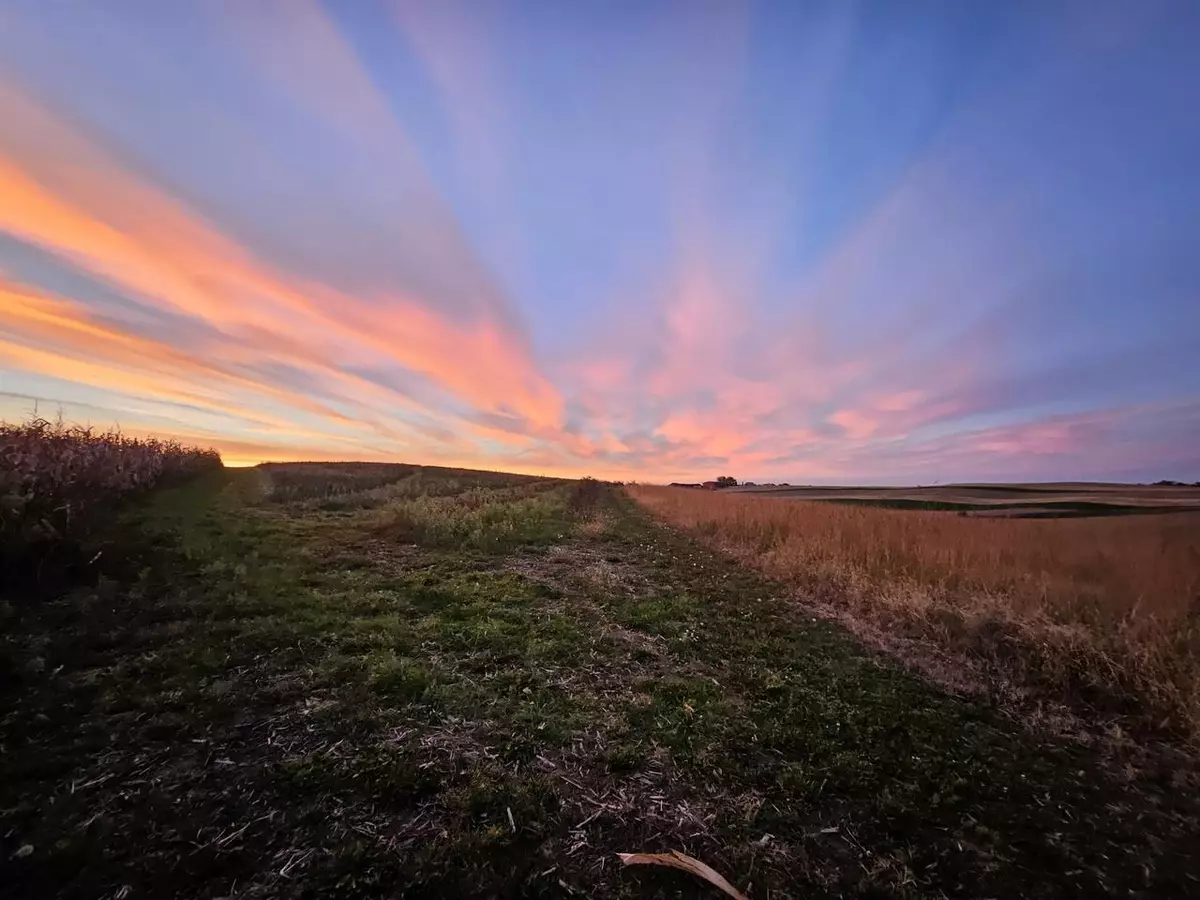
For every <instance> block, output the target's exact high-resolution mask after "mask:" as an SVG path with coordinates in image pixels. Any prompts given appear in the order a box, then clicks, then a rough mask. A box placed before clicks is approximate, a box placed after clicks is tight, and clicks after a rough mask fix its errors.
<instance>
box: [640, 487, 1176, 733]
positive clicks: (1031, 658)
mask: <svg viewBox="0 0 1200 900" xmlns="http://www.w3.org/2000/svg"><path fill="white" fill-rule="evenodd" d="M628 490H629V493H630V494H631V495H632V496H633V498H634V499H635V500H636V501H637V502H639V503H640V504H642V505H643V506H645V507H647V508H648V509H649V510H651V511H652V512H653V513H654V514H656V515H657V516H659V517H661V518H662V519H664V520H666V521H667V522H669V523H671V524H674V525H678V526H682V527H684V528H686V529H689V530H692V531H694V532H696V533H698V534H699V535H700V536H701V537H703V538H705V539H707V540H708V541H709V542H710V543H712V544H714V545H718V546H720V547H721V548H722V549H724V550H727V551H729V552H732V553H734V554H735V555H737V556H739V557H740V558H742V559H744V560H745V561H746V562H747V563H749V564H751V565H753V566H754V567H756V568H758V569H760V570H762V571H764V572H766V573H767V574H769V575H772V576H774V577H778V578H782V579H784V580H787V581H789V582H791V583H793V584H795V585H797V586H799V587H800V588H802V589H803V590H804V591H806V592H807V593H808V594H809V595H810V596H811V597H813V598H814V599H815V600H818V601H820V602H822V603H824V604H827V605H828V607H829V608H830V609H832V610H835V611H837V612H838V613H839V615H840V617H841V618H843V619H844V620H845V621H847V623H848V624H850V625H851V626H852V627H855V628H856V629H857V630H859V631H860V632H861V633H868V632H871V633H874V634H875V635H885V636H886V635H887V634H889V633H891V634H903V635H906V636H910V637H917V638H920V639H931V640H936V641H937V642H938V645H939V646H941V647H945V648H951V649H952V650H954V651H956V652H957V653H959V654H963V655H962V656H960V657H956V658H959V659H962V660H963V661H965V662H968V663H970V664H972V665H976V664H981V665H982V669H981V671H984V672H987V673H989V674H992V675H999V676H1002V677H1003V679H1004V684H1006V685H1009V686H1012V685H1018V686H1020V687H1022V688H1028V687H1029V686H1031V685H1037V686H1042V687H1045V686H1052V687H1053V688H1055V689H1058V690H1065V691H1068V692H1070V693H1071V694H1072V695H1073V697H1072V699H1075V700H1078V699H1083V700H1085V701H1087V702H1089V703H1093V704H1103V705H1104V706H1105V707H1106V708H1109V709H1116V710H1119V711H1121V712H1125V713H1130V712H1132V713H1136V714H1137V715H1138V716H1140V717H1145V718H1148V719H1149V720H1153V721H1154V722H1155V723H1156V724H1160V725H1161V724H1167V725H1169V726H1171V727H1173V728H1175V729H1178V730H1181V731H1183V732H1186V733H1188V734H1189V735H1190V736H1191V737H1192V738H1193V739H1195V738H1196V737H1197V736H1198V735H1200V514H1191V513H1180V514H1172V515H1140V516H1124V517H1108V518H1095V519H1006V518H975V517H963V516H958V515H955V514H953V513H944V512H921V511H909V510H888V509H878V508H869V507H851V506H842V505H836V504H829V503H820V502H812V501H802V500H791V499H780V498H767V497H753V496H746V495H738V494H724V493H709V492H701V491H695V490H688V489H681V488H668V487H650V486H631V487H629V488H628ZM884 643H887V642H886V641H884Z"/></svg>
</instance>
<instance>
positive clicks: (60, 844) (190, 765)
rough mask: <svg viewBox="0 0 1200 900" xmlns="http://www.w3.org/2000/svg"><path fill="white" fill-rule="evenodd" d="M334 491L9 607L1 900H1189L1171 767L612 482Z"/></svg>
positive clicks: (231, 502) (215, 524)
mask: <svg viewBox="0 0 1200 900" xmlns="http://www.w3.org/2000/svg"><path fill="white" fill-rule="evenodd" d="M330 469H331V467H330V466H328V465H324V466H317V465H315V464H314V465H313V466H312V467H309V468H307V469H306V468H303V467H284V472H283V473H278V472H277V473H272V472H270V471H268V472H267V473H266V476H264V474H263V473H262V472H259V471H241V472H225V473H216V474H214V475H213V476H211V477H205V478H203V479H200V480H197V481H195V482H192V483H190V484H188V485H187V486H185V487H181V488H178V489H174V490H170V491H163V492H160V493H158V494H156V495H154V496H153V497H151V498H149V500H148V501H147V502H145V503H143V504H140V505H139V506H138V507H137V508H135V509H132V510H130V511H129V512H128V514H127V515H126V516H125V520H124V521H123V523H122V524H121V526H120V527H119V528H118V529H116V530H115V531H114V532H112V533H111V534H109V535H106V536H103V538H102V539H100V541H99V543H100V545H101V547H100V549H102V551H103V552H102V554H101V556H100V561H99V562H98V563H97V567H96V571H95V572H94V583H93V584H90V585H85V586H80V587H78V588H77V589H75V590H73V591H71V592H70V593H67V594H65V595H63V596H61V597H58V598H57V599H54V600H51V601H42V602H38V603H31V602H26V599H25V598H23V597H21V596H13V597H9V598H6V602H5V605H4V606H2V607H0V614H2V618H0V626H2V627H3V640H2V641H0V648H2V650H0V678H2V681H0V690H2V691H3V694H2V699H3V704H4V706H3V709H4V715H3V719H2V720H0V742H2V745H3V756H2V758H0V883H4V884H5V885H6V896H12V897H31V898H32V897H46V896H54V895H63V896H78V897H100V896H116V895H118V894H120V893H121V892H122V891H123V890H125V886H128V890H127V891H125V893H124V894H121V895H122V896H129V897H138V896H145V897H158V896H180V897H211V896H272V897H285V896H286V897H291V896H296V897H324V896H338V897H348V898H359V897H394V896H413V897H416V896H429V897H442V896H478V897H492V896H546V897H549V896H588V897H677V896H681V895H682V896H714V895H713V894H712V893H711V892H709V891H708V889H707V888H705V887H704V886H703V885H701V884H700V883H699V882H695V881H692V880H689V879H688V878H687V877H686V876H684V875H681V874H679V873H673V872H667V871H654V870H628V871H623V870H621V869H620V868H619V866H618V865H617V863H616V859H615V857H614V854H615V853H617V852H620V851H655V850H668V849H679V850H683V851H684V852H688V853H691V854H693V855H695V856H697V857H700V858H702V859H704V860H705V861H706V862H708V863H710V864H711V865H713V866H715V867H716V868H718V869H719V870H721V871H722V872H723V873H724V874H725V875H726V876H727V877H729V878H730V879H731V880H732V881H733V882H734V883H736V884H739V885H741V886H743V887H745V886H746V885H747V884H748V883H750V882H753V885H754V887H753V889H752V891H751V896H753V897H767V896H772V897H783V896H792V897H819V896H897V897H908V896H911V897H917V896H939V895H942V894H944V895H948V896H979V897H985V896H996V897H1000V896H1004V897H1007V896H1031V897H1035V896H1036V897H1042V896H1045V897H1051V896H1061V897H1068V896H1104V895H1109V896H1146V897H1172V896H1174V897H1185V896H1194V895H1195V893H1196V891H1197V890H1200V883H1198V882H1197V881H1196V880H1195V879H1196V874H1195V873H1196V872H1197V871H1198V868H1197V862H1198V861H1200V860H1198V859H1197V855H1198V854H1197V848H1198V847H1200V841H1198V840H1197V838H1198V835H1200V832H1198V829H1197V805H1196V801H1195V799H1194V795H1193V794H1191V793H1189V792H1188V791H1187V790H1185V789H1184V787H1185V785H1184V784H1183V783H1182V782H1180V781H1179V779H1180V778H1181V777H1183V775H1182V772H1181V771H1174V772H1173V771H1170V770H1166V769H1164V770H1160V771H1158V772H1157V773H1150V774H1148V775H1146V776H1145V777H1139V778H1135V779H1132V780H1130V779H1127V778H1121V777H1118V776H1117V775H1116V774H1115V773H1114V771H1113V766H1112V765H1111V764H1109V763H1106V762H1105V761H1103V760H1101V759H1099V758H1098V757H1097V756H1096V755H1095V754H1094V753H1092V752H1089V751H1087V750H1086V749H1085V748H1083V747H1081V746H1079V745H1075V744H1069V743H1064V742H1059V741H1049V740H1044V739H1038V738H1035V737H1034V736H1032V735H1031V734H1030V733H1029V732H1027V731H1026V730H1025V729H1023V728H1022V727H1021V726H1019V725H1018V724H1016V723H1013V722H1011V721H1008V720H1006V719H1004V718H1002V717H1000V716H999V715H997V714H996V713H994V712H993V711H991V710H989V709H988V708H986V707H984V706H982V705H979V704H976V703H973V702H969V701H966V700H963V699H961V698H955V697H952V696H949V695H947V694H945V693H942V692H940V691H938V690H936V689H934V688H932V687H930V686H929V685H927V684H926V683H924V682H922V681H920V680H919V679H917V678H916V677H914V676H912V675H910V674H908V673H906V672H903V671H901V670H899V669H898V668H896V667H894V666H892V665H891V664H889V663H887V662H886V661H884V660H881V659H879V658H877V657H875V656H873V655H870V654H868V653H866V652H865V651H863V650H862V649H861V648H860V647H859V646H858V645H857V644H856V643H855V642H854V641H853V640H852V639H850V638H849V637H848V636H847V635H846V634H845V633H843V632H842V631H840V630H839V629H838V628H836V627H835V626H833V625H831V624H829V623H826V622H821V621H814V620H813V619H812V618H811V617H810V616H808V615H806V614H805V612H804V610H803V608H802V607H801V606H799V605H797V604H796V603H795V602H794V601H791V600H789V599H787V598H786V596H785V594H784V593H783V592H782V590H781V589H780V588H779V587H778V586H776V585H773V584H771V583H769V582H766V581H764V580H762V579H761V578H758V577H756V576H754V575H753V574H751V573H749V572H747V571H745V570H743V569H741V568H739V567H738V566H736V565H734V564H733V563H731V562H729V561H728V560H726V559H724V558H722V557H720V556H717V555H714V554H712V553H711V552H708V551H705V550H703V549H700V548H699V547H698V546H697V545H696V544H694V543H693V542H691V541H690V540H688V539H687V538H685V537H683V536H681V535H679V534H677V533H674V532H671V531H667V530H664V529H661V528H659V527H657V526H655V525H653V524H652V523H651V522H649V521H648V520H647V519H646V518H645V517H644V516H643V515H642V514H641V513H639V512H638V511H636V510H635V509H634V508H632V507H631V505H630V504H629V503H628V501H627V500H625V499H624V498H623V497H622V496H621V495H619V494H618V493H617V492H615V491H613V490H611V489H608V488H605V487H603V486H596V485H592V484H587V483H583V484H572V483H566V482H561V481H551V480H535V479H522V478H520V477H513V478H509V477H506V476H498V475H494V474H491V473H463V472H461V471H455V470H424V469H416V468H415V467H405V468H404V469H403V471H402V472H395V473H393V472H389V471H387V470H385V469H380V468H378V467H373V468H371V467H364V468H360V469H353V468H348V469H347V470H346V471H345V472H343V471H341V470H339V469H337V468H336V467H333V472H332V474H331V473H330ZM393 475H394V476H395V477H393ZM323 479H326V480H328V481H329V482H330V483H332V484H335V485H336V487H330V486H329V484H326V483H325V481H323ZM356 479H357V480H356ZM272 482H275V483H274V484H272ZM279 483H285V484H286V485H287V487H286V490H282V491H281V490H279V488H278V484H279ZM1173 778H1174V779H1175V782H1172V779H1173ZM25 846H29V847H32V850H31V851H29V852H28V853H25V854H22V853H21V852H20V851H21V848H22V847H25Z"/></svg>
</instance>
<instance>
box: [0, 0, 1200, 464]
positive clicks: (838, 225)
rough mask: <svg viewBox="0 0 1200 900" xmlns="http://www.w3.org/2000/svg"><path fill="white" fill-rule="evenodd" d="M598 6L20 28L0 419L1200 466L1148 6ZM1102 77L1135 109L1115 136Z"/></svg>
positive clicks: (33, 10)
mask: <svg viewBox="0 0 1200 900" xmlns="http://www.w3.org/2000/svg"><path fill="white" fill-rule="evenodd" d="M626 14H627V15H630V16H635V17H636V18H637V21H636V22H633V23H630V22H622V21H618V20H619V19H620V14H618V13H617V12H616V11H606V10H601V9H581V10H578V11H576V12H574V13H566V12H562V13H555V14H554V15H547V16H541V15H540V14H539V15H534V14H530V13H529V11H527V10H524V9H521V8H518V9H517V10H515V11H514V12H513V14H512V15H506V16H499V15H492V14H491V13H490V12H487V11H484V12H482V13H479V14H476V10H475V8H474V7H473V6H470V7H468V6H461V5H456V4H447V5H443V6H439V7H438V8H437V9H432V8H429V7H427V6H425V5H421V4H409V3H404V2H396V3H388V4H383V5H381V6H380V7H378V8H376V7H374V6H367V5H363V6H361V7H359V6H357V5H356V6H353V7H351V6H349V5H347V6H344V7H343V6H338V5H333V4H330V5H321V4H318V3H316V2H307V0H305V2H299V3H291V2H288V3H282V2H281V3H278V4H253V5H220V6H215V7H196V8H192V7H190V6H189V7H184V6H183V5H181V6H180V7H179V8H178V9H177V10H175V11H174V12H166V13H163V14H161V15H155V16H142V17H139V16H136V15H134V14H133V13H132V12H130V11H126V12H125V13H123V14H121V13H117V12H113V13H111V14H109V13H105V14H103V15H101V14H99V13H97V12H95V11H91V12H88V11H86V10H84V11H80V13H79V16H78V17H75V18H71V19H66V18H63V17H61V16H59V15H56V14H54V13H53V11H52V10H47V9H45V8H39V7H37V6H16V7H14V8H13V9H12V10H10V11H7V12H6V13H5V14H4V16H5V17H4V25H5V29H4V34H3V36H0V53H2V54H3V58H4V60H5V62H4V63H0V121H3V122H4V128H3V129H2V130H0V232H2V233H3V234H4V236H5V240H4V242H3V243H2V244H0V317H2V320H3V326H4V327H3V332H2V334H0V372H2V374H3V385H2V389H3V391H5V392H7V393H6V394H5V395H3V396H0V412H3V413H4V414H6V415H12V414H16V413H17V412H19V410H18V406H19V404H20V403H22V402H24V401H23V400H20V399H19V398H21V397H26V396H28V395H34V394H36V395H37V396H40V397H47V398H49V399H54V400H57V401H60V402H62V403H63V404H64V407H65V408H66V409H70V408H71V404H78V408H79V409H81V410H84V411H85V412H86V414H87V415H88V416H92V415H93V414H94V413H95V412H96V410H98V409H103V410H105V411H106V414H107V415H110V416H111V418H112V419H113V420H116V421H119V422H120V423H121V424H122V425H123V426H124V427H127V428H129V429H130V430H139V429H140V430H155V431H158V432H170V433H173V434H176V435H179V436H183V437H189V438H193V439H196V440H201V441H203V442H206V443H213V444H215V445H217V446H218V447H220V448H222V449H223V450H224V451H225V452H226V454H227V455H228V456H229V457H230V458H231V459H235V460H237V461H246V462H252V461H256V460H258V459H265V458H281V459H283V458H286V459H296V458H343V459H408V460H418V461H422V460H423V461H430V462H444V463H450V464H457V465H478V466H486V467H493V468H510V469H516V470H520V471H545V472H553V473H564V474H580V473H586V472H590V473H592V474H596V475H602V476H611V477H624V478H646V479H676V478H684V479H688V480H693V479H696V478H699V477H702V476H711V475H714V474H720V473H721V472H727V473H731V474H736V475H740V476H743V477H754V478H760V479H772V480H783V479H786V480H791V481H805V480H814V481H816V480H821V481H853V480H861V479H871V480H878V481H932V480H934V479H940V480H949V479H966V478H984V477H987V478H1010V477H1011V478H1023V479H1025V478H1038V477H1048V478H1065V477H1143V476H1149V475H1152V474H1156V473H1159V472H1161V473H1162V474H1163V475H1177V476H1187V477H1200V471H1198V470H1200V455H1198V454H1197V453H1196V451H1195V449H1194V448H1195V447H1198V446H1200V413H1198V412H1197V411H1198V410H1200V366H1198V365H1197V362H1196V356H1195V354H1194V352H1193V351H1194V348H1195V346H1196V342H1197V341H1198V340H1200V316H1198V315H1197V313H1196V309H1197V308H1198V307H1196V306H1195V305H1194V299H1195V298H1194V296H1192V294H1194V285H1195V283H1196V276H1200V270H1197V268H1196V264H1195V258H1194V255H1189V254H1188V253H1187V252H1185V251H1187V250H1188V248H1187V247H1186V246H1185V245H1186V241H1185V240H1184V239H1183V238H1182V237H1180V235H1182V234H1185V233H1188V231H1187V228H1188V226H1189V224H1194V225H1197V226H1198V227H1200V221H1197V220H1196V213H1195V209H1196V208H1200V179H1198V178H1197V176H1196V174H1195V171H1194V169H1186V168H1185V167H1183V163H1182V160H1183V159H1184V157H1185V156H1186V155H1187V154H1186V151H1187V148H1188V147H1193V148H1195V147H1200V144H1197V141H1200V126H1197V125H1196V124H1195V122H1194V118H1193V119H1191V120H1189V119H1187V118H1186V117H1182V112H1183V110H1184V108H1185V106H1186V104H1185V103H1184V101H1183V99H1182V98H1179V97H1176V98H1175V99H1174V100H1173V99H1172V97H1173V96H1174V95H1170V94H1164V93H1163V90H1161V89H1162V88H1164V87H1166V86H1169V85H1170V84H1175V83H1177V79H1178V76H1180V75H1181V74H1186V72H1187V71H1189V70H1190V69H1194V68H1195V64H1194V61H1193V62H1188V61H1187V59H1186V57H1185V55H1180V54H1181V53H1182V45H1178V42H1177V39H1176V38H1175V37H1174V36H1172V34H1171V28H1170V25H1171V23H1170V22H1165V21H1163V20H1162V19H1161V18H1156V17H1148V18H1141V17H1137V16H1135V15H1134V14H1132V13H1130V16H1131V17H1133V18H1137V23H1136V24H1137V25H1138V27H1137V28H1136V29H1133V30H1132V31H1130V32H1123V33H1124V34H1126V37H1125V38H1123V39H1122V40H1121V41H1116V42H1111V41H1105V42H1101V43H1102V46H1100V45H1094V42H1091V43H1089V42H1086V41H1085V42H1083V44H1081V43H1080V42H1079V41H1078V40H1077V39H1076V38H1077V37H1078V34H1077V32H1076V31H1075V30H1074V25H1073V19H1071V18H1070V17H1067V19H1064V20H1061V21H1060V20H1055V21H1054V22H1049V20H1047V22H1042V21H1040V20H1030V21H1027V20H1025V19H1023V18H1021V16H1020V15H1019V14H1018V13H1016V12H1013V13H1012V14H1011V15H1009V14H1005V15H1003V16H1000V15H997V16H995V17H984V18H983V19H981V20H980V21H979V22H976V21H975V20H974V19H968V18H964V19H963V20H962V21H959V20H958V19H957V18H955V19H954V20H953V21H951V22H949V23H946V22H937V23H935V22H922V21H920V20H919V19H914V20H913V21H912V22H910V23H907V24H906V25H905V28H903V29H899V30H896V29H884V28H881V26H880V21H881V20H880V18H879V17H880V15H882V12H881V11H880V10H875V9H867V10H864V11H863V12H862V13H861V14H858V15H850V14H848V13H846V12H844V11H837V12H831V13H829V14H824V13H817V12H807V13H804V14H800V13H799V12H795V13H793V12H790V11H782V10H778V9H771V8H758V7H753V6H751V7H740V6H732V5H729V6H726V5H721V6H720V7H711V8H708V7H706V8H703V9H701V8H697V7H694V6H690V5H689V6H686V7H684V6H681V7H679V8H678V9H677V10H673V11H671V10H664V11H653V12H652V11H648V10H642V11H629V12H628V13H626ZM952 18H953V17H952ZM681 24H682V25H683V26H684V27H679V26H680V25H681ZM635 25H636V26H637V27H634V26H635ZM1033 32H1036V33H1037V36H1038V38H1039V40H1040V41H1041V42H1042V43H1041V44H1039V43H1037V42H1036V41H1029V40H1006V38H1009V37H1012V36H1013V35H1028V34H1032V33H1033ZM788 33H791V34H794V35H803V36H804V37H803V39H802V40H801V39H800V38H799V37H796V39H795V40H785V39H783V37H782V36H784V35H786V34H788ZM1104 33H1105V34H1108V33H1109V32H1108V31H1105V32H1104ZM93 36H94V37H95V40H93V39H92V37H93ZM1038 47H1047V48H1057V49H1058V51H1059V54H1060V56H1062V57H1063V58H1065V59H1066V60H1067V61H1068V62H1069V63H1070V64H1067V63H1065V62H1063V59H1062V58H1059V56H1056V55H1055V53H1049V52H1047V53H1044V54H1042V55H1039V51H1038V50H1037V49H1036V48H1038ZM963 48H970V49H971V52H972V53H976V51H978V52H977V55H976V57H972V58H970V59H968V58H967V57H966V56H964V55H963V54H964V53H965V52H966V51H965V50H964V49H963ZM980 48H992V49H993V50H994V55H993V56H988V54H987V53H984V52H983V50H982V49H980ZM1029 48H1034V49H1029ZM884 50H886V51H887V52H886V53H885V52H883V51H884ZM876 51H878V52H876ZM56 54H57V55H56ZM931 54H932V56H931ZM55 59H57V60H58V63H57V64H56V63H55V62H54V60H55ZM1154 59H1158V60H1160V61H1163V60H1165V62H1160V63H1159V64H1157V65H1159V66H1160V69H1153V68H1152V67H1150V68H1144V67H1147V66H1150V63H1149V62H1147V60H1151V61H1152V60H1154ZM1017 63H1020V65H1016V64H1017ZM1101 64H1103V65H1102V66H1101V68H1096V67H1097V66H1100V65H1101ZM1072 66H1074V68H1072ZM1123 67H1124V68H1123ZM1160 70H1161V71H1160ZM1194 74H1196V75H1197V76H1198V77H1200V72H1195V73H1194ZM1026 75H1027V76H1028V78H1024V76H1026ZM1089 78H1091V79H1093V81H1094V82H1095V83H1096V84H1099V85H1101V86H1102V87H1104V88H1105V89H1106V90H1108V91H1110V92H1111V93H1112V94H1113V95H1114V96H1120V97H1123V98H1125V99H1126V100H1129V99H1131V98H1137V97H1143V96H1144V97H1147V98H1150V99H1147V101H1146V102H1147V103H1150V104H1152V105H1154V106H1155V109H1156V110H1157V114H1156V116H1155V117H1153V118H1150V117H1147V118H1142V117H1141V115H1140V113H1136V111H1135V112H1131V113H1129V115H1130V116H1133V117H1135V118H1137V121H1136V122H1131V126H1132V125H1136V126H1137V128H1132V127H1131V129H1130V133H1129V135H1128V136H1126V137H1125V138H1123V139H1120V140H1118V139H1116V138H1114V137H1113V134H1112V126H1111V123H1109V122H1108V121H1107V120H1106V118H1105V116H1104V115H1100V114H1096V113H1094V111H1092V110H1090V109H1089V108H1088V107H1086V105H1081V103H1080V99H1079V98H1080V96H1081V93H1080V92H1081V91H1082V90H1083V89H1084V87H1085V86H1086V85H1088V84H1091V83H1093V81H1089ZM1029 79H1036V81H1030V80H1029ZM951 81H952V82H953V88H954V89H953V90H948V89H947V88H946V86H947V84H949V83H950V82H951ZM872 104H876V105H875V106H873V105H872ZM1114 108H1115V107H1114ZM1120 108H1121V109H1126V108H1129V109H1135V105H1133V104H1126V105H1125V106H1120ZM872 109H875V110H876V111H877V112H878V115H877V116H867V117H865V118H864V117H863V116H862V115H861V113H863V112H864V111H866V112H869V111H871V110H872ZM1172 111H1176V112H1179V113H1180V116H1179V117H1175V118H1172V117H1171V115H1169V113H1171V112H1172ZM1038 123H1052V128H1051V126H1050V125H1046V126H1045V128H1047V129H1051V130H1052V131H1053V134H1051V133H1050V131H1045V129H1043V130H1039V127H1040V126H1038ZM1035 126H1038V127H1035ZM1043 131H1045V134H1044V136H1043ZM1067 138H1070V139H1071V141H1068V143H1071V142H1074V143H1073V144H1072V145H1074V146H1081V147H1085V148H1093V147H1099V146H1100V145H1101V142H1102V141H1107V143H1105V144H1103V146H1106V147H1108V148H1109V149H1108V150H1106V151H1104V152H1103V153H1102V152H1100V150H1093V149H1086V150H1085V151H1082V152H1081V154H1080V155H1079V156H1078V157H1077V158H1075V159H1067V158H1065V157H1062V156H1061V151H1060V150H1058V149H1056V148H1057V147H1058V144H1059V143H1060V142H1061V141H1062V140H1065V139H1067ZM1143 161H1147V162H1149V161H1157V165H1159V166H1160V168H1162V169H1163V171H1164V172H1174V173H1175V174H1174V175H1172V176H1171V179H1172V184H1173V185H1174V187H1173V189H1172V190H1173V193H1171V194H1170V195H1168V193H1164V192H1163V190H1161V189H1160V187H1159V182H1160V181H1161V179H1159V178H1158V176H1156V175H1155V174H1154V173H1153V172H1152V171H1148V170H1145V169H1138V168H1137V167H1136V166H1135V165H1134V164H1135V163H1139V162H1143ZM1117 172H1124V173H1127V174H1126V175H1125V176H1123V177H1124V178H1125V179H1126V180H1125V181H1124V182H1121V181H1119V180H1117V179H1114V178H1113V177H1111V176H1112V175H1113V174H1114V173H1117ZM1163 178H1166V175H1164V176H1163ZM1064 185H1065V186H1064ZM1131 185H1132V186H1131ZM1192 200H1195V201H1197V202H1196V203H1192V202H1191V201H1192ZM1097 222H1103V223H1104V224H1103V226H1101V225H1098V224H1097ZM1139 222H1141V223H1143V225H1144V226H1145V227H1142V226H1139V225H1138V223H1139ZM1164 222H1169V223H1172V224H1173V225H1174V227H1173V228H1171V227H1166V226H1164V225H1163V224H1162V223H1164ZM1154 223H1158V224H1154ZM1147 227H1148V228H1151V229H1152V231H1153V234H1152V235H1150V236H1147V233H1146V228H1147ZM1191 233H1194V229H1193V231H1192V232H1191ZM1189 292H1191V293H1189ZM1189 298H1190V299H1189Z"/></svg>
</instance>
